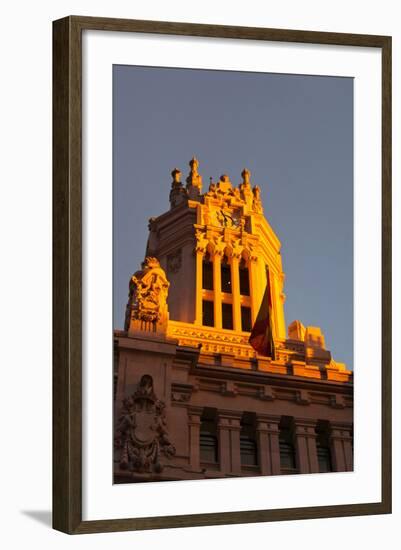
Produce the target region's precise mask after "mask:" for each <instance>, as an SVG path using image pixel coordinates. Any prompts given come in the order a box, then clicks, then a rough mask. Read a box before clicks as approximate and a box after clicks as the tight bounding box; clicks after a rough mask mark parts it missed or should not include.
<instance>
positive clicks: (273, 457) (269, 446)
mask: <svg viewBox="0 0 401 550" xmlns="http://www.w3.org/2000/svg"><path fill="white" fill-rule="evenodd" d="M256 422H257V424H256V434H257V441H258V459H259V467H260V473H261V475H262V476H271V475H279V474H280V473H281V466H280V442H279V423H280V416H276V415H259V414H258V415H257V418H256Z"/></svg>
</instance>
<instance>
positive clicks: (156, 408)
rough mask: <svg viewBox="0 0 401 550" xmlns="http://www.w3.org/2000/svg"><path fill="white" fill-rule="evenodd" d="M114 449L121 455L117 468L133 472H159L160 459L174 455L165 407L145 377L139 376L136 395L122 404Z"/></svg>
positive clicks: (150, 382) (148, 377)
mask: <svg viewBox="0 0 401 550" xmlns="http://www.w3.org/2000/svg"><path fill="white" fill-rule="evenodd" d="M115 447H116V449H118V450H119V451H120V453H121V454H120V467H121V468H122V469H125V470H131V471H132V472H157V473H158V472H161V471H162V470H163V465H162V464H161V462H160V458H161V455H164V456H165V457H167V458H171V457H172V456H174V455H175V452H176V451H175V447H174V445H173V444H172V443H171V441H170V439H169V437H168V432H167V425H166V414H165V403H164V402H163V401H161V400H160V399H157V397H156V395H155V392H154V390H153V379H152V377H151V376H150V375H148V374H145V375H143V376H142V378H141V380H140V382H139V385H138V389H137V390H136V392H135V393H133V394H132V395H131V396H130V397H127V398H126V399H124V401H123V406H122V409H121V414H120V417H119V419H118V426H117V430H116V439H115Z"/></svg>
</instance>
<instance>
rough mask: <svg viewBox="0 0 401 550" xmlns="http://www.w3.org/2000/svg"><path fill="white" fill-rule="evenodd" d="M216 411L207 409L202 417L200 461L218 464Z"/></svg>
mask: <svg viewBox="0 0 401 550" xmlns="http://www.w3.org/2000/svg"><path fill="white" fill-rule="evenodd" d="M216 424H217V423H216V410H215V409H210V408H205V409H204V412H203V414H202V417H201V425H200V433H199V445H200V461H201V462H208V463H213V464H216V463H217V462H218V440H217V428H216Z"/></svg>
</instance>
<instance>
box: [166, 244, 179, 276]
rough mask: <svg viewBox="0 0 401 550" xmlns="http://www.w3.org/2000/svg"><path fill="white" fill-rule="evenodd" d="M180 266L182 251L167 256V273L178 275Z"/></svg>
mask: <svg viewBox="0 0 401 550" xmlns="http://www.w3.org/2000/svg"><path fill="white" fill-rule="evenodd" d="M181 264H182V250H181V248H180V249H179V250H177V251H176V252H173V253H172V254H169V255H168V256H167V272H168V273H178V272H179V270H180V269H181Z"/></svg>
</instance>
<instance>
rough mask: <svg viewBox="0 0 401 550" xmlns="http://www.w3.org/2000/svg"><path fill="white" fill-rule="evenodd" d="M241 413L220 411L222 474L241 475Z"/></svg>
mask: <svg viewBox="0 0 401 550" xmlns="http://www.w3.org/2000/svg"><path fill="white" fill-rule="evenodd" d="M241 416H242V415H241V413H238V412H235V411H218V430H219V457H220V470H221V473H222V474H226V475H227V474H228V475H241V448H240V431H241V424H240V422H241Z"/></svg>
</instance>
